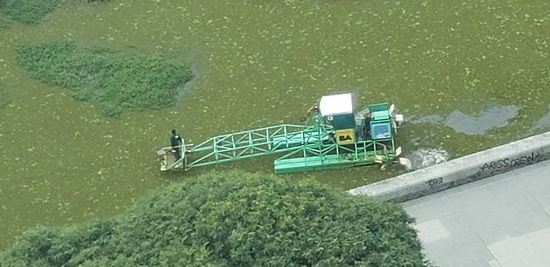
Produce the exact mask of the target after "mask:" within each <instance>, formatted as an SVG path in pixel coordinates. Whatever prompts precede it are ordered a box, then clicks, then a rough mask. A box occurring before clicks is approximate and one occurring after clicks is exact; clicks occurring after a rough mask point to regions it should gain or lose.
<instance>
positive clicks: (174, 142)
mask: <svg viewBox="0 0 550 267" xmlns="http://www.w3.org/2000/svg"><path fill="white" fill-rule="evenodd" d="M182 144H183V140H182V139H181V137H180V135H179V134H178V133H176V129H172V137H170V145H171V146H172V152H174V156H176V161H177V160H179V159H180V158H181V145H182Z"/></svg>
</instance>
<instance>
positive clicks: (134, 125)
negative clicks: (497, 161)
mask: <svg viewBox="0 0 550 267" xmlns="http://www.w3.org/2000/svg"><path fill="white" fill-rule="evenodd" d="M81 2H82V1H78V2H77V1H74V2H73V1H71V3H69V4H67V5H65V6H63V7H62V8H61V9H60V10H58V11H57V12H54V13H52V14H50V15H49V16H47V18H46V20H45V21H44V23H42V24H39V25H38V26H34V27H30V26H24V25H20V24H17V23H13V24H11V25H10V28H8V29H0V48H1V49H0V82H2V83H3V84H4V85H5V86H6V87H7V88H8V90H9V93H10V97H11V99H12V101H11V103H10V105H9V106H8V107H6V108H3V109H0V118H1V119H0V150H1V151H2V160H1V161H0V203H1V204H0V205H1V206H0V210H1V212H2V213H1V214H2V215H1V216H0V229H2V230H1V231H0V240H2V241H0V249H1V248H5V247H7V246H8V245H10V244H11V243H12V242H13V240H14V238H15V237H16V236H18V235H20V234H21V232H22V231H24V230H25V229H27V228H28V227H31V226H33V225H36V224H38V223H42V224H47V225H68V224H72V223H77V222H81V221H84V220H88V219H91V218H99V217H105V216H110V215H113V214H117V213H119V212H120V211H121V210H123V209H124V208H126V207H127V206H128V205H130V204H131V203H132V202H133V201H134V200H135V199H136V198H137V197H140V196H142V195H143V194H145V192H147V190H149V189H151V188H156V187H160V186H163V185H165V184H167V183H171V182H173V181H181V180H185V179H192V178H193V177H194V176H196V175H197V174H200V173H201V172H204V171H210V170H217V171H218V170H219V171H221V170H227V169H231V168H241V169H245V170H247V171H252V172H256V171H257V172H266V173H270V172H272V168H273V165H272V164H273V163H272V162H273V159H274V158H275V157H266V158H260V159H253V160H247V161H242V162H237V163H234V164H226V165H220V166H215V167H211V168H204V169H197V170H192V171H191V172H189V173H185V174H180V173H177V174H160V173H159V172H158V165H157V162H156V156H155V153H154V148H155V147H157V146H159V145H164V144H168V138H169V133H170V130H171V129H172V128H176V129H178V131H179V132H180V133H181V134H182V136H183V137H184V138H186V140H187V141H188V142H190V143H195V142H200V141H202V140H205V139H207V138H208V137H210V136H213V135H218V134H222V133H227V132H233V131H241V130H245V129H253V128H258V127H265V126H268V125H274V124H279V123H296V124H299V123H300V119H301V118H302V117H303V115H304V112H305V110H306V109H307V108H308V107H310V106H311V105H312V104H313V103H315V102H316V101H317V100H318V99H319V98H320V97H321V96H323V95H325V94H332V93H341V92H352V93H354V95H355V96H356V104H357V109H360V108H362V107H364V106H366V105H367V104H371V103H376V102H390V103H395V104H396V106H397V108H398V110H399V111H400V112H401V113H404V114H405V116H406V117H407V116H408V117H416V118H421V117H424V116H428V115H432V114H451V113H452V112H453V111H455V110H458V109H459V108H460V109H459V110H460V112H462V113H463V114H468V115H469V116H477V115H479V112H481V111H483V110H484V109H485V108H486V107H487V105H488V104H489V103H494V104H496V105H499V106H504V107H507V106H514V107H517V114H516V115H515V116H514V117H511V118H509V119H508V120H507V121H506V124H505V125H500V126H499V127H493V128H491V129H486V131H484V132H483V133H480V134H476V135H469V134H467V133H464V132H460V131H456V130H454V129H453V128H452V127H449V126H448V125H445V124H433V123H419V124H412V123H411V124H405V125H404V126H403V128H402V129H400V131H399V136H398V142H399V143H400V144H402V146H403V148H404V150H405V151H414V150H416V149H419V148H422V147H435V148H438V149H444V150H445V151H447V152H448V153H449V156H450V157H451V158H454V157H458V156H461V155H465V154H468V153H472V152H475V151H479V150H483V149H486V148H489V147H492V146H495V145H499V144H504V143H506V142H510V141H513V140H517V139H519V138H522V137H525V136H527V135H531V134H533V133H536V132H537V131H544V130H547V129H548V125H544V124H542V126H541V127H540V128H539V129H537V130H536V131H530V129H531V128H532V127H533V125H535V124H536V123H537V122H540V120H543V121H545V119H544V118H545V116H547V114H548V105H549V104H550V90H548V89H549V88H548V84H549V77H548V73H549V71H548V68H549V67H548V66H550V65H549V64H548V63H550V62H549V58H548V53H549V52H548V51H549V50H548V43H549V42H550V40H549V36H550V23H549V21H550V13H548V12H547V11H548V10H550V2H548V1H546V0H533V1H529V2H525V1H519V0H505V1H496V0H464V1H451V0H431V1H428V0H427V1H417V2H415V1H412V2H410V1H319V0H316V1H293V0H287V1H278V2H276V3H271V2H264V1H223V0H201V1H198V0H178V1H176V0H157V1H130V0H113V1H110V2H108V3H94V4H83V3H81ZM60 39H63V40H67V39H68V40H74V41H77V42H80V43H83V44H88V45H92V44H99V45H104V46H109V47H113V48H118V49H125V50H139V51H146V52H151V53H156V52H158V53H162V54H165V55H167V56H169V57H171V58H173V59H176V60H181V61H185V62H188V63H190V64H191V65H192V66H193V67H194V69H195V71H196V72H197V73H200V75H198V77H197V78H196V80H195V81H194V82H193V84H192V86H191V87H188V88H185V89H186V90H185V92H183V94H182V95H180V97H179V99H180V100H179V102H178V104H177V105H176V106H174V107H169V108H166V109H162V110H154V111H144V112H128V113H124V114H123V115H122V117H121V118H118V119H113V118H106V117H103V116H101V115H100V114H99V113H98V112H97V109H95V108H94V107H93V106H92V105H90V104H88V103H84V102H78V101H75V100H73V99H72V98H71V97H70V95H69V91H68V90H64V89H62V88H57V87H52V86H46V85H44V84H43V83H39V82H37V81H34V80H32V79H30V78H29V77H28V75H27V73H25V72H24V71H23V70H22V69H21V67H19V66H18V65H17V64H16V61H15V57H16V49H17V47H19V46H20V45H22V44H24V43H27V42H43V41H53V40H60ZM401 172H402V170H401V169H399V168H387V169H386V170H385V171H381V170H379V169H378V168H377V167H376V166H373V167H361V168H351V169H343V170H333V171H324V172H315V173H302V174H293V175H288V176H283V177H288V179H301V178H303V177H314V178H315V179H317V180H319V181H321V182H323V183H327V184H330V185H333V186H336V187H341V188H351V187H355V186H359V185H363V184H365V183H369V182H373V181H376V180H380V179H384V178H387V177H391V176H393V175H396V174H399V173H401Z"/></svg>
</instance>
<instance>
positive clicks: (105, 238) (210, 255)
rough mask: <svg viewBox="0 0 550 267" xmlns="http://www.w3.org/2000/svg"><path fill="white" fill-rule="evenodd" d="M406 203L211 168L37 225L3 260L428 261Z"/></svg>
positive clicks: (170, 262)
mask: <svg viewBox="0 0 550 267" xmlns="http://www.w3.org/2000/svg"><path fill="white" fill-rule="evenodd" d="M411 223H412V219H411V218H410V217H409V216H408V215H407V214H406V213H405V212H404V211H403V209H402V208H401V207H400V206H397V205H393V204H389V203H385V202H380V201H376V200H373V199H370V198H367V197H358V196H351V195H349V194H347V193H346V192H344V191H341V190H336V189H332V188H328V187H326V186H322V185H319V184H317V183H314V182H310V181H305V182H296V181H291V180H288V179H285V178H281V177H276V176H272V175H255V174H254V175H253V174H246V173H242V172H231V173H225V174H219V173H218V174H216V173H211V174H207V175H204V176H202V177H199V178H196V179H193V180H192V181H189V182H186V183H185V184H174V185H172V186H169V187H167V188H162V189H159V190H157V191H156V192H154V193H153V194H151V195H150V196H149V197H147V198H144V199H142V200H140V201H139V202H138V203H137V204H136V205H135V206H134V207H133V208H131V209H130V210H129V211H128V212H127V213H126V214H123V215H121V216H119V217H116V218H115V219H109V220H102V221H96V222H93V223H90V224H87V225H85V226H81V227H78V228H76V229H72V230H48V229H40V230H38V231H37V230H33V231H30V232H28V233H26V234H24V235H23V237H22V238H21V239H20V240H19V242H18V243H17V244H16V245H15V246H14V247H12V248H11V249H9V250H7V251H6V252H5V253H4V255H3V256H2V255H0V265H1V266H33V265H35V266H37V265H40V266H290V267H291V266H424V265H425V262H424V256H423V255H422V253H421V245H420V242H419V240H418V238H417V234H416V231H415V230H414V229H413V228H411V227H410V224H411Z"/></svg>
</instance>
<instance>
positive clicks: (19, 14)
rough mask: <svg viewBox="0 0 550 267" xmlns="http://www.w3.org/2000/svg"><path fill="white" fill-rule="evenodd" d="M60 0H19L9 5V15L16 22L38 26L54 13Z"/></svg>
mask: <svg viewBox="0 0 550 267" xmlns="http://www.w3.org/2000/svg"><path fill="white" fill-rule="evenodd" d="M60 3H61V1H60V0H39V1H37V0H17V1H11V3H9V4H8V9H7V13H8V15H9V16H10V17H11V18H12V19H13V20H15V21H19V22H21V23H25V24H31V25H32V24H38V22H40V20H42V18H44V17H45V16H46V15H47V14H48V13H50V12H52V11H54V10H55V9H56V8H57V7H58V6H59V4H60Z"/></svg>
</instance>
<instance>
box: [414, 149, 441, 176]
mask: <svg viewBox="0 0 550 267" xmlns="http://www.w3.org/2000/svg"><path fill="white" fill-rule="evenodd" d="M405 158H406V159H407V160H405V163H404V165H405V168H406V169H407V170H411V171H413V170H418V169H422V168H426V167H429V166H433V165H436V164H440V163H443V162H446V161H448V160H449V153H448V152H447V151H445V150H444V149H441V148H419V149H417V150H415V151H412V152H411V153H409V154H407V155H406V156H405Z"/></svg>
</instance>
